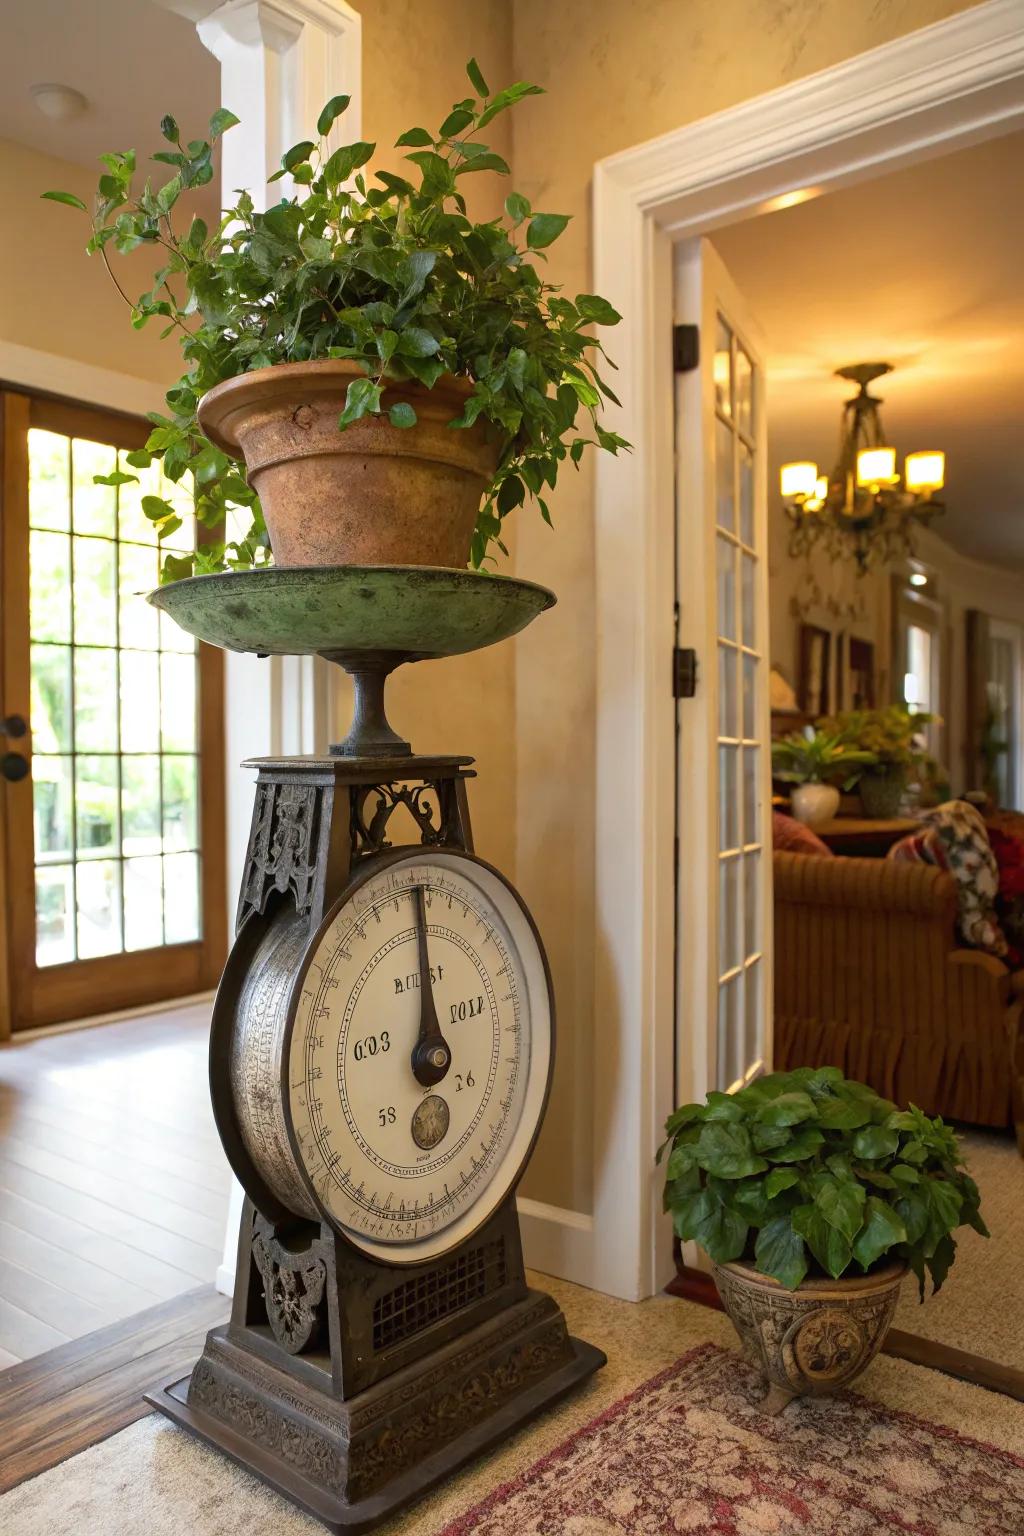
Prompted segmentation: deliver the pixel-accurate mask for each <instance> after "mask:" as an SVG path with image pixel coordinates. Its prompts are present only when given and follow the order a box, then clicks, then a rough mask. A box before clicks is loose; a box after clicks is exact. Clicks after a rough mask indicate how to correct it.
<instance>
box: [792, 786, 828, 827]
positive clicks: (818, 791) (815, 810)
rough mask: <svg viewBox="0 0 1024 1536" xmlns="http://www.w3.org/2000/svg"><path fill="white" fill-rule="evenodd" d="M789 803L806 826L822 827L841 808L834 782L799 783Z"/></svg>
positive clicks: (797, 817) (794, 813) (798, 819)
mask: <svg viewBox="0 0 1024 1536" xmlns="http://www.w3.org/2000/svg"><path fill="white" fill-rule="evenodd" d="M789 803H790V808H791V809H792V812H793V815H794V816H795V817H796V819H797V821H802V822H803V824H804V826H805V827H822V826H824V824H825V822H826V821H831V820H832V818H833V816H834V815H835V813H836V811H838V809H839V791H838V789H836V787H835V785H834V784H797V785H796V787H795V788H794V789H793V791H792V793H791V794H790V797H789Z"/></svg>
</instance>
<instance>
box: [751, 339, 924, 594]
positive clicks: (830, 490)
mask: <svg viewBox="0 0 1024 1536" xmlns="http://www.w3.org/2000/svg"><path fill="white" fill-rule="evenodd" d="M891 372H892V366H891V364H889V363H854V364H852V365H851V366H850V367H848V368H839V369H837V371H836V377H837V378H840V379H851V380H852V381H853V383H855V384H857V385H859V386H860V392H859V393H858V394H856V395H854V397H853V399H852V400H847V402H846V404H845V405H844V406H843V417H842V422H841V425H840V431H839V461H838V463H837V464H836V467H835V468H834V469H833V471H832V473H831V475H828V476H826V475H819V474H818V466H817V464H812V463H809V462H803V463H799V464H783V466H782V470H781V473H780V481H781V487H782V498H783V504H784V506H785V510H786V515H787V517H788V518H789V520H790V523H791V528H790V534H789V552H790V554H791V555H793V556H795V557H799V556H801V555H809V554H810V553H811V551H812V550H814V549H815V548H817V547H818V546H820V547H821V548H822V549H823V550H824V551H825V553H826V554H827V555H828V556H829V557H830V558H832V559H853V560H855V561H856V563H857V570H858V574H859V575H863V574H864V572H865V571H868V570H870V569H871V567H872V566H874V565H886V564H888V563H889V562H890V561H892V560H895V559H898V558H900V557H901V556H905V555H912V554H913V553H914V529H915V526H916V525H917V524H922V523H927V522H929V521H930V519H931V518H933V517H934V516H935V515H936V514H937V513H939V512H942V511H944V510H945V509H944V507H943V504H942V502H941V501H938V500H937V499H936V493H937V492H938V491H940V490H941V489H942V486H943V483H944V480H945V460H946V456H945V454H944V453H938V452H934V451H929V452H926V453H909V454H908V455H907V457H906V460H905V462H904V472H903V483H902V485H901V484H900V476H899V475H898V474H897V473H896V450H895V448H890V447H889V446H888V444H887V443H886V440H885V432H884V430H883V428H882V417H881V414H880V411H879V407H880V406H881V404H882V401H881V400H880V399H879V398H878V396H877V395H872V394H870V393H869V391H868V385H869V384H871V383H872V381H873V380H874V379H879V378H881V377H882V376H883V375H884V374H886V373H891Z"/></svg>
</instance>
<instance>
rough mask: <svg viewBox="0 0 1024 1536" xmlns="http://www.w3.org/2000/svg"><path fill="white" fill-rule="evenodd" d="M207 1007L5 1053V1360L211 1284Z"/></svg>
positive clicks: (7, 1048)
mask: <svg viewBox="0 0 1024 1536" xmlns="http://www.w3.org/2000/svg"><path fill="white" fill-rule="evenodd" d="M209 1014H210V1009H209V1004H206V1003H204V1004H200V1005H192V1006H190V1007H185V1008H176V1009H171V1010H168V1011H166V1012H163V1013H154V1014H148V1015H143V1016H142V1017H139V1018H136V1019H131V1020H123V1021H119V1022H118V1023H115V1024H102V1025H97V1026H95V1027H94V1028H91V1029H82V1030H76V1031H73V1032H69V1033H64V1034H55V1035H48V1036H45V1037H41V1038H37V1039H35V1040H26V1041H18V1040H17V1037H15V1040H14V1042H13V1043H11V1044H9V1045H4V1046H0V1369H2V1368H3V1367H5V1366H9V1365H12V1364H14V1363H15V1362H16V1361H18V1360H22V1359H26V1358H28V1357H30V1356H34V1355H38V1354H40V1353H42V1352H43V1351H44V1350H49V1349H52V1348H54V1347H55V1346H58V1345H62V1344H66V1343H67V1342H68V1341H69V1340H71V1339H78V1338H81V1337H82V1336H83V1335H85V1334H88V1333H92V1332H93V1330H95V1329H101V1328H103V1327H104V1326H105V1325H109V1324H112V1323H116V1322H118V1321H120V1320H122V1319H125V1318H128V1317H130V1316H132V1315H134V1314H136V1313H138V1312H140V1311H142V1310H143V1309H146V1308H151V1307H152V1306H153V1305H154V1303H156V1302H161V1301H167V1300H168V1299H170V1298H172V1297H177V1296H180V1295H182V1294H183V1293H185V1292H187V1291H191V1290H194V1289H195V1288H196V1287H197V1286H209V1285H210V1284H211V1283H212V1281H213V1277H214V1275H215V1273H216V1270H217V1266H218V1264H219V1263H220V1261H221V1254H222V1249H223V1243H224V1232H225V1226H226V1220H227V1205H228V1186H229V1172H228V1166H227V1162H226V1160H225V1158H224V1153H223V1151H222V1149H221V1146H220V1142H219V1141H218V1139H217V1134H216V1131H215V1129H214V1124H213V1117H212V1113H211V1110H210V1101H209V1093H208V1089H207V1078H206V1052H207V1037H208V1029H209Z"/></svg>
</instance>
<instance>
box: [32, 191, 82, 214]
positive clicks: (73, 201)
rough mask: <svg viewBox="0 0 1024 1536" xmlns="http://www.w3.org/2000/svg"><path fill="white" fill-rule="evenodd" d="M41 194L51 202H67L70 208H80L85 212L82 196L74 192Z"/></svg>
mask: <svg viewBox="0 0 1024 1536" xmlns="http://www.w3.org/2000/svg"><path fill="white" fill-rule="evenodd" d="M41 196H42V197H43V198H44V199H45V200H46V201H48V202H51V203H66V204H67V206H68V207H69V208H80V209H81V211H82V212H83V213H85V211H86V208H85V204H84V203H83V202H82V199H81V198H80V197H76V196H75V194H74V193H73V192H43V193H42V194H41Z"/></svg>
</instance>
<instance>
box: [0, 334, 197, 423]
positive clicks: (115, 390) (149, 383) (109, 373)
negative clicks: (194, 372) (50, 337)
mask: <svg viewBox="0 0 1024 1536" xmlns="http://www.w3.org/2000/svg"><path fill="white" fill-rule="evenodd" d="M0 380H2V381H3V383H4V384H10V385H13V386H14V387H18V386H20V387H21V388H22V389H35V390H40V391H42V392H43V393H44V394H49V395H63V396H65V397H66V398H67V399H69V400H80V401H81V402H82V403H83V404H84V405H101V406H105V407H106V409H107V410H109V411H126V412H128V413H129V414H130V415H133V416H144V415H145V414H146V412H147V411H164V410H166V408H167V405H166V401H165V400H164V389H163V387H162V386H161V385H160V384H157V383H155V382H154V381H153V380H152V379H140V378H137V377H135V375H133V374H130V373H116V372H115V371H114V370H113V369H112V368H97V367H96V366H95V365H94V364H93V363H82V362H78V361H77V360H76V359H75V358H73V357H58V356H57V354H56V353H54V352H40V351H38V350H37V349H36V348H35V347H23V346H20V345H19V344H18V343H17V342H13V341H0Z"/></svg>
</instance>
